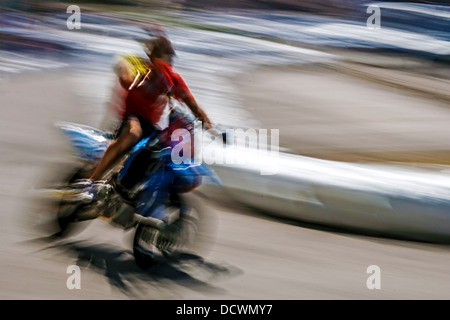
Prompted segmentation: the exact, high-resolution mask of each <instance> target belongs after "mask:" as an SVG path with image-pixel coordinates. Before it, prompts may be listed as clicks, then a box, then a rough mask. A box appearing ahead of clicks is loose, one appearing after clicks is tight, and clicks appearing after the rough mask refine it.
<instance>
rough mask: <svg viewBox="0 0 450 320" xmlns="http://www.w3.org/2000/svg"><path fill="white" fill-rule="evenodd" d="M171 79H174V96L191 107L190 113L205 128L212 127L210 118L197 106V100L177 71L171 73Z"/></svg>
mask: <svg viewBox="0 0 450 320" xmlns="http://www.w3.org/2000/svg"><path fill="white" fill-rule="evenodd" d="M172 79H173V80H174V90H173V94H174V96H175V97H176V98H177V99H179V100H181V101H183V102H184V103H185V104H186V105H187V106H188V107H189V109H191V111H192V113H193V114H194V115H195V116H196V117H197V118H198V119H199V120H200V121H202V122H203V126H204V128H205V129H207V130H208V129H213V125H212V122H211V120H210V119H209V118H208V116H207V115H206V113H205V112H204V111H203V109H202V108H200V107H199V105H198V104H197V101H196V100H195V98H194V96H193V95H192V93H191V91H190V90H189V88H188V86H187V85H186V83H185V82H184V80H183V78H181V76H180V75H179V74H178V73H175V72H174V73H172Z"/></svg>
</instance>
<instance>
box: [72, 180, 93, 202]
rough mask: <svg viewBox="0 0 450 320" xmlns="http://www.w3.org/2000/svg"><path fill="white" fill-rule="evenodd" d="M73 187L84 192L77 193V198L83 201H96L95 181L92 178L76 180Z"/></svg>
mask: <svg viewBox="0 0 450 320" xmlns="http://www.w3.org/2000/svg"><path fill="white" fill-rule="evenodd" d="M71 187H72V188H75V189H80V190H82V192H80V193H79V194H78V195H77V198H79V200H80V201H82V202H91V201H94V200H95V198H96V190H95V182H94V180H91V179H80V180H77V181H75V182H74V183H73V184H72V185H71Z"/></svg>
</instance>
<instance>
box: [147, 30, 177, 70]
mask: <svg viewBox="0 0 450 320" xmlns="http://www.w3.org/2000/svg"><path fill="white" fill-rule="evenodd" d="M147 50H149V51H151V54H150V58H151V59H154V58H156V59H159V60H162V61H164V62H167V63H169V64H172V59H173V57H174V56H175V49H174V48H173V45H172V43H171V42H170V40H169V39H167V38H166V37H164V36H159V37H157V38H155V39H153V40H152V41H151V43H149V44H148V45H147Z"/></svg>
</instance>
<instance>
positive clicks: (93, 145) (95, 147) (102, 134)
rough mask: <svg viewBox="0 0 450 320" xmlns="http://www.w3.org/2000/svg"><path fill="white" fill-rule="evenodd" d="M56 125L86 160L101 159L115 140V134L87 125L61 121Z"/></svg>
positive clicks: (78, 153) (78, 154)
mask: <svg viewBox="0 0 450 320" xmlns="http://www.w3.org/2000/svg"><path fill="white" fill-rule="evenodd" d="M56 126H57V127H58V128H59V129H61V131H62V132H63V133H64V134H65V135H66V137H67V138H68V139H69V141H70V142H71V144H72V146H73V147H74V148H75V151H76V152H77V156H79V157H80V158H83V159H86V160H93V161H99V160H100V159H101V158H102V156H103V154H104V153H105V151H106V149H107V148H108V146H109V145H110V144H111V142H112V140H113V134H112V133H110V132H107V131H103V130H99V129H96V128H93V127H89V126H86V125H81V124H77V123H71V122H59V123H57V124H56Z"/></svg>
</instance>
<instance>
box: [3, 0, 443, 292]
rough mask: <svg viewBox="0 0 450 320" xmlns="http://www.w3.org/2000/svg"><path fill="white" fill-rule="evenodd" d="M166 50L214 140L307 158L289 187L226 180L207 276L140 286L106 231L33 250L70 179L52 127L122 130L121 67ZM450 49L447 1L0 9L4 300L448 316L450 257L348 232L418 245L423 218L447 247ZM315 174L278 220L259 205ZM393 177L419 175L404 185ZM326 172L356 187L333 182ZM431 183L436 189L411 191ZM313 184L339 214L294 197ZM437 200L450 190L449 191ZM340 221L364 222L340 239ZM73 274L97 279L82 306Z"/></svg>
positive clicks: (214, 204)
mask: <svg viewBox="0 0 450 320" xmlns="http://www.w3.org/2000/svg"><path fill="white" fill-rule="evenodd" d="M70 5H76V6H78V7H79V8H80V26H81V28H80V29H76V28H75V29H69V28H68V24H69V22H68V20H70V19H71V15H72V12H69V13H67V8H68V7H69V6H70ZM368 8H369V9H370V8H372V9H373V8H378V9H379V10H380V11H379V13H380V14H379V19H378V17H374V19H378V20H373V19H372V20H370V18H371V17H372V15H373V14H374V13H375V11H371V10H368ZM72 21H73V20H70V22H72ZM374 21H378V22H379V28H374V27H373V26H374V24H373V23H374ZM160 33H165V34H167V35H168V36H169V38H170V39H171V40H172V42H173V44H174V46H175V49H176V51H177V57H176V59H175V67H176V69H177V70H178V71H179V73H180V74H181V75H182V76H183V78H184V79H185V80H186V82H187V84H188V86H189V87H190V89H191V90H192V92H193V94H194V96H195V97H196V99H197V101H198V102H199V105H200V106H201V107H202V108H203V109H204V110H205V111H206V113H207V114H208V115H210V118H211V119H212V120H213V121H214V122H215V123H217V124H220V125H221V126H224V127H231V128H243V129H247V128H256V129H260V128H261V129H269V130H270V129H279V133H280V135H279V143H280V151H281V152H282V154H283V155H286V156H288V155H289V156H290V157H292V158H289V159H290V160H289V162H288V164H286V163H287V162H283V163H280V164H279V165H278V166H279V167H280V168H286V171H282V172H281V173H282V174H281V175H279V176H275V177H270V176H269V177H265V179H266V180H264V181H260V180H258V179H259V178H255V177H252V176H251V177H249V178H248V179H247V178H246V177H245V175H242V174H241V173H239V174H236V172H234V173H233V172H231V171H230V172H229V171H227V170H229V168H219V167H218V168H215V169H217V170H218V172H220V174H221V178H223V179H224V180H225V184H226V187H229V190H226V191H227V192H226V193H223V192H220V191H219V192H218V193H217V192H216V193H215V192H212V191H211V192H210V193H209V194H208V195H209V196H208V199H207V200H205V201H206V202H207V203H208V204H209V206H210V208H211V215H212V216H213V217H214V219H215V221H216V222H217V224H216V225H217V229H216V237H215V240H214V244H213V245H212V249H211V252H210V253H209V254H208V255H207V256H205V257H204V260H201V261H200V260H196V261H189V262H185V263H184V264H179V265H173V264H165V265H163V266H162V267H160V268H159V269H157V270H156V271H155V270H153V271H149V272H142V271H140V270H138V269H137V268H135V267H134V266H133V264H132V259H131V258H129V257H128V256H126V252H127V251H126V249H124V244H123V239H122V235H121V233H120V231H119V232H118V231H117V230H110V229H108V227H105V226H104V225H103V224H102V221H99V222H98V223H97V221H95V223H93V224H92V225H91V226H90V228H89V229H87V230H86V232H85V233H83V234H81V235H80V236H79V237H78V238H77V239H75V240H73V241H72V242H67V243H63V244H60V245H58V246H46V245H41V247H39V248H37V247H36V244H35V243H34V242H33V244H32V245H31V244H30V243H28V242H27V241H28V240H30V239H32V238H33V237H36V236H38V234H35V232H36V231H35V230H33V228H29V226H33V225H34V223H35V221H34V219H35V218H36V216H38V215H39V214H42V211H43V210H44V209H43V207H44V206H43V205H42V204H41V203H39V202H38V201H34V200H33V199H31V198H30V197H29V194H28V190H30V189H31V188H33V187H35V186H37V185H39V184H40V183H42V181H45V180H46V179H53V178H55V177H58V175H59V174H60V171H59V170H60V167H61V165H62V166H63V167H64V165H66V164H67V163H69V162H70V161H71V160H70V149H69V147H68V146H67V142H66V141H65V140H64V138H63V137H62V136H60V135H59V133H58V132H57V130H56V129H55V128H54V126H53V124H54V123H55V122H57V121H70V122H77V123H82V124H86V125H90V126H94V127H97V128H102V129H106V130H109V129H111V128H112V126H113V125H114V123H115V121H116V119H115V110H116V109H117V108H119V107H120V101H121V100H120V97H119V96H118V94H117V79H116V78H115V75H114V73H113V67H114V65H115V64H116V63H117V61H118V59H119V57H120V56H121V55H124V54H136V55H141V56H145V51H144V48H143V47H142V44H141V42H140V41H141V40H142V39H149V38H151V37H153V36H154V35H157V34H160ZM449 44H450V7H449V5H448V2H447V1H371V2H366V1H359V0H328V1H325V0H323V1H296V0H279V1H275V0H274V1H270V0H268V1H262V0H261V1H257V0H254V1H252V0H247V1H238V0H236V1H206V0H205V1H202V0H186V1H183V0H174V1H158V0H152V1H125V0H123V1H122V0H114V1H113V0H111V1H88V0H86V1H81V0H80V1H76V2H75V3H72V2H70V3H69V2H65V1H31V0H16V1H14V0H2V1H0V105H1V107H2V110H3V116H2V117H1V118H0V144H1V148H2V152H1V155H0V173H1V175H2V185H1V186H0V199H1V200H2V211H3V212H2V215H1V217H0V221H1V223H0V231H1V232H0V240H2V241H0V243H1V244H0V251H1V254H2V259H1V260H0V284H1V285H0V288H2V289H0V298H7V299H10V298H13V299H24V298H25V299H30V298H31V299H34V298H45V299H52V298H63V299H86V298H94V299H96V298H98V299H105V298H106V299H127V298H145V299H184V298H186V299H403V298H411V299H424V298H432V299H436V298H438V299H439V298H443V299H448V298H449V292H450V291H449V290H448V289H449V287H450V282H449V280H450V278H449V276H448V275H447V272H446V269H445V266H446V265H447V263H449V262H450V256H449V252H448V249H447V247H446V246H445V245H441V244H435V243H433V244H429V243H427V242H428V241H425V242H408V241H403V240H398V239H390V238H383V237H381V238H378V237H370V236H367V235H365V234H360V233H347V232H344V231H343V230H342V227H346V222H345V221H347V220H345V219H349V221H350V220H359V221H360V223H359V224H357V223H355V225H354V226H358V227H360V226H361V225H364V223H363V222H364V221H366V224H365V225H364V228H363V229H364V230H365V232H366V231H370V225H371V224H372V223H373V225H374V227H375V226H376V227H377V228H378V229H382V230H383V231H386V230H387V231H389V228H391V229H392V230H391V231H393V230H402V228H401V227H398V229H395V228H394V227H392V225H389V223H385V219H388V218H386V217H389V219H393V220H396V219H397V221H396V223H397V224H398V225H405V224H406V225H408V226H409V228H410V229H408V230H407V231H408V232H409V231H411V230H413V226H414V224H426V223H428V222H423V217H419V215H420V214H427V213H428V212H434V211H433V210H434V209H436V208H437V209H436V210H439V219H440V220H437V221H434V222H435V223H436V224H438V225H439V224H441V225H442V226H444V225H445V227H443V231H442V230H440V232H442V233H441V235H442V234H444V235H446V234H447V232H448V231H447V230H448V229H447V225H448V223H449V219H448V218H447V216H446V215H445V212H447V209H448V204H449V202H448V200H449V199H448V196H447V194H448V195H450V193H448V191H449V190H448V187H450V185H448V184H447V183H448V174H449V172H450V171H449V170H448V167H447V166H448V165H449V164H450V140H449V139H448V137H449V136H450V126H449V125H448V124H449V123H450V111H449V110H450V109H449V107H450V103H449V101H450V68H449V63H450V45H449ZM296 156H298V157H296ZM291 160H292V161H291ZM311 160H326V161H331V162H318V167H314V168H315V169H314V170H316V171H314V170H312V169H311V170H312V171H309V172H315V175H316V176H314V175H313V176H308V178H305V177H306V176H296V177H297V179H299V180H296V181H294V182H292V181H290V182H289V183H290V185H294V187H292V188H290V187H289V186H287V187H286V190H285V191H283V190H284V189H283V190H282V189H280V188H282V187H280V188H277V190H278V191H280V190H282V191H280V193H283V192H284V196H280V197H277V198H276V202H273V203H272V204H270V205H269V204H266V203H265V202H264V201H263V200H261V199H266V200H267V199H272V198H271V197H270V196H273V197H274V198H275V191H274V190H273V189H270V188H269V187H267V188H268V189H265V190H263V191H264V192H268V193H269V194H265V193H264V192H263V191H261V193H257V192H256V191H255V190H256V189H257V187H256V186H262V185H265V186H270V183H275V182H273V181H277V183H278V181H284V180H283V179H287V178H286V177H289V176H290V173H289V170H291V169H289V168H297V169H298V166H301V164H303V163H305V162H302V161H311ZM336 163H339V164H345V165H347V164H352V165H353V164H355V165H368V164H369V165H376V168H381V171H375V172H373V171H371V172H370V177H371V178H368V176H364V172H363V173H361V175H362V176H357V175H358V174H357V173H355V172H359V171H357V170H356V171H352V172H353V173H354V174H355V175H356V176H357V178H356V180H357V182H355V181H356V180H355V181H353V180H349V182H348V181H347V180H346V179H350V178H349V176H350V175H346V173H348V172H350V171H351V170H352V168H353V167H351V166H349V167H339V165H335V164H336ZM314 164H316V162H314ZM387 164H401V166H402V168H403V169H404V168H407V170H408V171H406V172H405V173H404V175H401V174H400V175H399V176H396V178H395V180H389V179H388V178H387V177H388V176H389V174H391V173H392V171H388V170H392V168H391V167H389V169H388V168H387V167H386V170H384V169H383V168H385V167H384V166H385V165H387ZM308 165H309V162H308ZM321 165H324V166H325V167H324V168H329V169H330V170H331V169H333V170H334V168H337V169H336V170H341V171H338V172H337V173H336V172H334V171H333V172H332V173H330V175H328V176H327V173H326V172H325V171H326V170H323V169H321V167H320V166H321ZM302 168H307V167H302ZM339 168H340V169H339ZM358 168H361V167H358ZM363 168H367V167H363ZM371 168H372V167H371ZM292 170H293V171H295V170H294V169H292ZM308 170H309V169H308ZM295 172H296V175H297V173H298V172H297V171H295ZM394 172H395V174H397V173H398V172H397V171H394ZM388 173H389V174H388ZM416 173H417V174H418V175H420V179H422V180H420V179H418V180H417V181H425V182H423V183H420V182H417V181H416V180H414V179H413V180H411V181H410V180H409V179H412V177H413V176H414V177H416ZM428 174H429V175H430V176H428ZM293 175H294V174H291V176H293ZM336 176H339V177H340V178H339V179H341V181H344V180H345V182H346V183H347V182H348V183H350V184H352V190H353V191H354V190H357V191H359V190H362V189H364V190H365V191H364V192H369V191H368V190H369V189H370V192H372V191H374V190H375V192H376V193H377V195H379V194H381V195H382V196H383V197H384V198H383V201H384V200H385V199H388V201H390V204H389V208H390V209H389V212H388V213H387V214H386V215H382V214H380V215H378V212H377V211H376V210H375V211H373V210H374V209H373V208H372V207H370V208H369V204H368V203H369V202H370V204H372V203H374V200H373V199H372V198H371V200H370V201H369V200H367V197H368V196H367V194H368V193H364V194H356V193H352V194H348V193H346V196H345V201H344V200H343V196H341V195H339V196H337V195H336V191H335V189H333V188H334V187H336V180H335V179H334V178H336ZM283 177H284V178H283ZM314 177H320V178H321V180H320V183H322V181H326V182H325V186H326V188H327V190H326V192H322V193H320V192H319V191H318V189H317V190H315V191H314V192H315V197H313V198H314V199H315V200H314V201H309V200H308V201H309V202H308V201H306V202H307V203H308V204H309V205H311V203H313V202H314V203H313V204H312V206H313V207H314V206H317V202H318V201H319V202H320V201H322V204H321V208H323V207H326V209H325V210H318V211H315V209H316V207H314V208H313V207H310V206H305V205H304V203H303V204H302V205H298V203H297V202H296V201H300V200H296V199H297V198H298V197H301V198H302V199H303V200H302V201H304V202H305V199H306V198H308V197H310V193H309V191H308V192H306V191H305V189H301V190H300V191H298V190H297V189H295V188H297V187H296V186H297V185H300V184H302V185H305V183H304V181H305V180H308V181H309V182H308V183H309V184H308V186H310V185H315V184H318V182H317V181H319V180H314V179H315V178H314ZM246 179H247V180H246ZM280 179H281V180H280ZM302 179H303V180H302ZM371 179H373V180H371ZM440 179H443V180H440ZM405 180H408V181H407V182H408V183H407V184H404V185H403V183H404V182H405ZM299 181H302V182H299ZM364 181H366V182H367V183H366V184H365V182H364ZM374 181H375V182H376V187H373V185H372V184H371V183H374ZM428 182H436V183H438V182H439V189H436V188H437V187H436V186H435V185H433V186H428V185H427V183H428ZM280 183H281V182H280ZM238 184H240V185H241V186H242V185H245V186H246V187H247V189H246V190H243V189H239V188H237V186H236V185H238ZM392 185H395V186H401V187H403V188H404V190H406V191H404V192H406V193H408V192H409V191H414V190H419V189H420V187H424V188H428V189H426V190H427V191H426V192H430V193H431V194H432V196H433V197H435V198H433V201H435V199H436V198H437V199H438V200H436V201H437V203H438V204H436V201H435V202H432V203H431V204H430V202H429V200H426V201H425V200H423V199H422V198H421V195H414V196H411V197H410V198H411V199H413V200H411V202H408V203H407V204H402V206H403V207H401V206H400V205H398V207H395V205H394V200H393V199H398V197H399V196H398V194H397V193H396V192H398V190H397V189H395V188H394V189H395V190H394V189H392V188H391V187H392ZM233 186H234V187H233ZM330 186H333V188H331V187H330ZM368 186H369V187H368ZM283 187H284V185H283ZM249 190H250V191H249ZM258 190H260V189H258ZM308 190H310V189H308ZM393 190H394V191H393ZM430 190H431V191H430ZM207 191H208V192H209V190H207ZM244 191H245V192H244ZM322 191H323V190H322ZM246 192H248V193H246ZM441 193H442V194H445V196H443V197H444V200H442V199H443V198H442V197H441V196H440V195H441ZM286 194H287V195H286ZM370 194H371V195H372V194H373V192H372V193H370ZM438 194H439V197H438V196H437V195H438ZM219 195H220V196H219ZM296 197H297V198H296ZM355 198H357V199H356V200H355ZM308 199H310V198H308ZM327 199H332V200H328V203H327ZM336 199H338V200H339V201H338V200H336ZM349 199H350V200H349ZM377 199H378V198H377ZM352 201H356V202H352ZM371 201H372V202H371ZM377 201H378V200H377ZM414 201H417V202H418V203H416V202H414ZM355 203H356V204H355ZM377 203H379V202H377ZM324 204H325V205H324ZM356 206H359V207H358V209H355V208H356ZM421 206H423V207H421ZM427 206H431V207H432V208H433V209H428V207H427ZM255 207H256V209H255ZM400 207H401V210H400V209H399V208H400ZM405 207H408V210H409V211H413V212H415V213H416V216H415V218H414V219H412V218H411V221H409V222H404V220H401V219H404V217H405V216H406V217H408V213H409V211H408V210H407V209H405ZM361 208H362V209H361ZM411 208H412V209H411ZM313 209H314V210H313ZM397 209H398V210H399V211H402V215H399V216H396V215H395V214H396V213H397V211H396V210H397ZM428 210H429V211H428ZM44 211H45V210H44ZM305 212H306V213H305ZM316 212H317V213H316ZM342 212H344V213H345V212H346V213H347V214H348V212H351V213H352V215H351V216H348V217H346V218H345V219H342V220H341V221H340V222H339V221H338V220H339V219H340V216H339V215H337V214H338V213H342ZM374 212H375V213H374ZM405 212H406V213H405ZM311 213H316V215H322V216H323V217H324V218H313V217H312V216H313V215H312V214H311ZM389 214H390V215H389ZM333 215H334V216H333ZM322 216H321V217H322ZM331 216H333V217H332V218H331ZM305 217H306V218H307V219H304V218H305ZM400 218H401V219H400ZM425 220H426V219H425ZM330 221H333V223H330V224H328V223H326V222H330ZM361 221H362V222H361ZM367 221H370V223H369V222H367ZM315 222H323V223H321V224H320V225H317V224H315ZM310 223H313V224H311V225H310ZM336 226H339V227H340V228H339V229H335V227H336ZM378 229H377V230H378ZM391 235H394V236H395V235H396V234H395V232H392V234H391ZM402 235H404V233H403V234H402ZM429 235H430V234H426V235H425V236H423V237H422V239H425V240H428V238H427V236H429ZM432 235H433V234H431V236H432ZM421 236H422V235H421ZM416 238H417V237H416ZM69 264H79V265H82V266H84V269H83V270H84V271H83V275H86V278H85V279H87V280H86V282H83V283H85V285H84V286H83V284H82V290H78V291H71V290H68V289H67V288H66V286H65V281H66V277H67V275H66V274H65V270H66V269H65V268H66V267H67V265H69ZM373 264H377V265H379V266H380V267H381V270H382V272H383V286H382V289H381V290H368V289H367V287H366V279H367V277H368V275H367V273H366V268H367V267H368V266H369V265H373ZM384 272H385V273H384ZM224 278H225V280H224V281H221V282H218V281H217V280H219V279H220V280H223V279H224Z"/></svg>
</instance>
